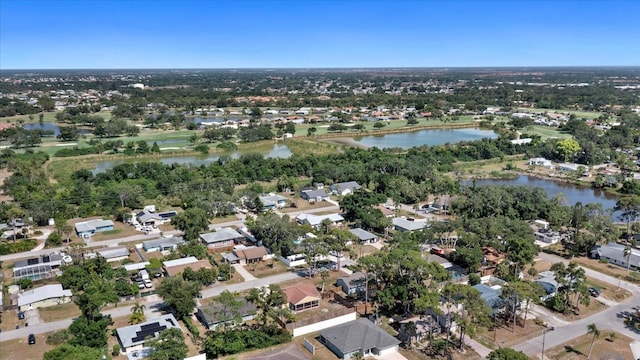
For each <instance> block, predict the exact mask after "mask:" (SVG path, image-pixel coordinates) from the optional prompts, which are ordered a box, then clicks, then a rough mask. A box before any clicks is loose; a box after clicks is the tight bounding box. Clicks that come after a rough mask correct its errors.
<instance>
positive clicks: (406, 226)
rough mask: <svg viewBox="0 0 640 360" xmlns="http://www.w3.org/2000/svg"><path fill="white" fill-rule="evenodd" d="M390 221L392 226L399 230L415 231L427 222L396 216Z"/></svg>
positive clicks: (423, 226)
mask: <svg viewBox="0 0 640 360" xmlns="http://www.w3.org/2000/svg"><path fill="white" fill-rule="evenodd" d="M391 222H392V223H393V226H394V228H395V229H396V230H399V231H416V230H422V229H424V228H425V227H427V222H426V221H425V220H409V219H406V218H401V217H397V218H393V219H391Z"/></svg>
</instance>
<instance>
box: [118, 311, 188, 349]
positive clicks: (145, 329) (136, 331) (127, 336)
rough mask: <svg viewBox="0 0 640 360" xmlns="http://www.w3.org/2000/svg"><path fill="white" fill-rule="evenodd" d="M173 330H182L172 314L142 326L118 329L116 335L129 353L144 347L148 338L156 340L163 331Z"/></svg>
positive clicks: (151, 320)
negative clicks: (133, 349)
mask: <svg viewBox="0 0 640 360" xmlns="http://www.w3.org/2000/svg"><path fill="white" fill-rule="evenodd" d="M172 328H177V329H180V330H182V329H181V328H180V325H178V321H177V320H176V318H175V317H174V316H173V315H171V314H167V315H164V316H162V317H159V318H155V319H150V320H148V321H146V322H144V323H141V324H136V325H131V326H125V327H121V328H118V329H116V333H117V334H118V340H119V341H120V345H121V346H122V348H123V349H124V350H125V351H127V352H128V351H129V350H132V348H138V347H142V346H143V345H144V343H145V339H146V338H147V337H151V338H156V337H157V336H158V334H159V333H160V332H161V331H162V330H166V329H172Z"/></svg>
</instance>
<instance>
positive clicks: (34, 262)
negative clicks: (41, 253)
mask: <svg viewBox="0 0 640 360" xmlns="http://www.w3.org/2000/svg"><path fill="white" fill-rule="evenodd" d="M39 262H40V261H39V260H38V258H34V259H28V260H27V264H28V265H35V264H37V263H39Z"/></svg>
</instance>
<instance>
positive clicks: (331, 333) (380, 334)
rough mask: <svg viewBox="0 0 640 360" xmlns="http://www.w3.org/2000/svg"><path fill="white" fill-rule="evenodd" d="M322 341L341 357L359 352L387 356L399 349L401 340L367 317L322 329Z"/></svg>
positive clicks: (345, 358) (347, 356) (346, 357)
mask: <svg viewBox="0 0 640 360" xmlns="http://www.w3.org/2000/svg"><path fill="white" fill-rule="evenodd" d="M320 341H321V342H322V343H323V344H325V345H326V346H327V347H328V348H329V349H330V350H331V351H333V352H334V353H335V354H336V355H337V356H338V358H340V359H344V360H347V359H350V358H351V356H352V355H353V354H355V353H357V352H359V353H362V354H363V355H365V356H367V355H375V356H385V355H389V354H391V353H394V352H397V351H398V344H400V340H398V339H396V338H394V337H393V336H391V335H389V334H388V333H387V332H386V331H384V330H382V329H381V328H379V327H378V326H376V325H375V324H374V323H372V322H371V321H369V320H367V319H362V318H361V319H358V320H356V321H350V322H348V323H345V324H342V325H338V326H334V327H331V328H328V329H325V330H322V331H320Z"/></svg>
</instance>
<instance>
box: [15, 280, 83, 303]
mask: <svg viewBox="0 0 640 360" xmlns="http://www.w3.org/2000/svg"><path fill="white" fill-rule="evenodd" d="M71 296H72V294H71V290H64V289H62V285H60V284H51V285H45V286H41V287H39V288H35V289H32V290H28V291H25V292H23V293H20V294H19V295H18V306H19V307H20V308H22V307H23V306H29V305H35V304H36V303H38V302H41V301H44V300H49V299H54V300H55V299H60V298H65V297H66V298H71ZM36 307H37V306H36Z"/></svg>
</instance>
